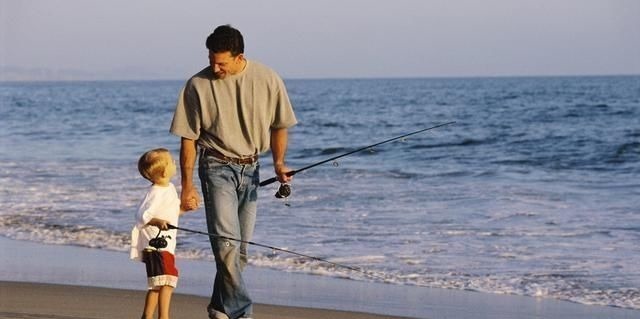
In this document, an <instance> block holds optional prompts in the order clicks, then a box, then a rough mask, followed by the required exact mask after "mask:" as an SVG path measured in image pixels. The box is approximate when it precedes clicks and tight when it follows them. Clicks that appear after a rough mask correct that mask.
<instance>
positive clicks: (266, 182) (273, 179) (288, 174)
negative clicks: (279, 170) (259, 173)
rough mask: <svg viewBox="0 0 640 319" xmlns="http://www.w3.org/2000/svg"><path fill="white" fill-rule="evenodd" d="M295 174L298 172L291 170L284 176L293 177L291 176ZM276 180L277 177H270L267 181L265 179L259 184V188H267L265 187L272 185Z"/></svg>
mask: <svg viewBox="0 0 640 319" xmlns="http://www.w3.org/2000/svg"><path fill="white" fill-rule="evenodd" d="M297 172H298V171H295V170H293V171H289V172H287V173H286V174H285V175H287V176H293V175H295V174H296V173H297ZM277 180H278V177H276V176H274V177H271V178H269V179H266V180H264V181H262V182H260V186H267V185H269V184H272V183H274V182H276V181H277Z"/></svg>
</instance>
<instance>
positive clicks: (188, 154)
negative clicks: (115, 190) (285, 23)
mask: <svg viewBox="0 0 640 319" xmlns="http://www.w3.org/2000/svg"><path fill="white" fill-rule="evenodd" d="M206 46H207V49H209V66H208V67H206V68H205V69H203V70H202V71H200V72H199V73H197V74H196V75H194V76H193V77H191V78H190V79H189V80H188V81H187V83H186V85H185V87H184V88H183V90H182V92H181V94H180V97H179V100H178V103H177V106H176V111H175V114H174V117H173V122H172V124H171V133H173V134H175V135H178V136H180V137H181V147H180V169H181V173H182V193H181V196H180V197H181V202H182V209H184V210H185V211H188V210H194V209H197V208H198V204H197V203H198V202H199V200H198V193H197V191H196V189H195V187H194V185H193V178H192V176H193V169H194V166H195V159H196V154H197V152H198V149H199V162H198V175H199V177H200V182H201V187H202V195H203V197H204V204H205V212H206V220H207V227H208V230H209V232H210V233H213V234H216V235H220V236H225V237H229V238H237V239H242V240H244V241H249V240H251V236H252V235H253V229H254V225H255V218H256V207H257V206H256V201H257V198H258V183H259V179H260V177H259V173H258V169H259V165H258V155H259V154H261V153H263V152H265V151H267V150H268V149H269V148H271V152H272V156H273V163H274V169H275V173H276V176H277V177H278V180H279V181H280V182H281V183H287V182H290V181H291V177H290V176H287V175H286V173H287V172H289V171H291V169H289V168H288V167H287V166H286V165H285V161H284V159H285V153H286V149H287V144H288V130H287V129H288V128H289V127H291V126H293V125H295V124H296V122H297V121H296V117H295V115H294V113H293V108H292V106H291V102H290V101H289V97H288V95H287V91H286V88H285V86H284V82H283V81H282V79H281V78H280V77H279V76H278V75H277V74H276V73H275V72H274V71H273V70H271V69H270V68H268V67H266V66H264V65H262V64H260V63H258V62H255V61H253V60H248V59H246V58H245V56H244V40H243V37H242V34H241V33H240V31H238V30H236V29H235V28H233V27H231V26H229V25H223V26H219V27H217V28H216V29H215V30H214V32H213V33H212V34H211V35H209V37H208V38H207V41H206ZM210 239H211V248H212V250H213V254H214V256H215V259H216V270H217V271H216V276H215V282H214V284H213V293H212V296H211V302H210V304H209V306H208V311H209V317H210V318H216V319H228V318H231V319H236V318H250V317H251V315H252V301H251V298H250V297H249V294H248V292H247V289H246V287H245V283H244V281H243V278H242V270H243V268H244V266H245V265H246V262H247V245H246V244H240V243H238V242H235V241H230V240H224V239H219V238H215V237H213V236H211V237H210Z"/></svg>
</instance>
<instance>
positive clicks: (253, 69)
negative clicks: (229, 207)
mask: <svg viewBox="0 0 640 319" xmlns="http://www.w3.org/2000/svg"><path fill="white" fill-rule="evenodd" d="M296 123H297V120H296V117H295V114H294V113H293V107H292V106H291V102H290V101H289V96H288V95H287V90H286V88H285V86H284V82H283V81H282V79H281V78H280V76H278V74H277V73H276V72H274V71H273V70H272V69H270V68H269V67H267V66H265V65H263V64H260V63H258V62H255V61H249V60H247V65H246V67H245V68H244V70H243V71H242V72H240V73H238V74H234V75H228V76H227V77H225V78H224V79H215V78H214V75H213V72H212V70H211V67H206V68H205V69H203V70H202V71H200V72H198V73H197V74H196V75H194V76H193V77H191V79H189V81H187V83H186V85H185V87H184V88H183V89H182V92H181V93H180V97H179V99H178V103H177V106H176V111H175V114H174V116H173V122H172V123H171V129H170V131H171V133H173V134H175V135H178V136H181V137H184V138H188V139H193V140H197V141H198V145H199V146H200V147H204V148H210V149H215V150H217V151H218V152H220V153H222V154H223V155H225V156H228V157H235V158H241V157H247V156H252V155H257V154H260V153H263V152H265V151H267V150H268V149H269V146H270V138H271V135H270V130H271V129H277V128H289V127H291V126H293V125H295V124H296Z"/></svg>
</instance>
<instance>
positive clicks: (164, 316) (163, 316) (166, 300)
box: [158, 286, 173, 319]
mask: <svg viewBox="0 0 640 319" xmlns="http://www.w3.org/2000/svg"><path fill="white" fill-rule="evenodd" d="M171 294H173V287H171V286H162V287H160V293H159V295H160V296H159V298H158V318H159V319H169V306H170V304H171Z"/></svg>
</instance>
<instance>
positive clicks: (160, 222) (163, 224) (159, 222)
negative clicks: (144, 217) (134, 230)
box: [147, 218, 169, 230]
mask: <svg viewBox="0 0 640 319" xmlns="http://www.w3.org/2000/svg"><path fill="white" fill-rule="evenodd" d="M147 225H151V226H156V227H158V228H160V230H168V229H169V222H168V221H166V220H164V219H159V218H152V219H151V220H150V221H149V222H148V223H147Z"/></svg>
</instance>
